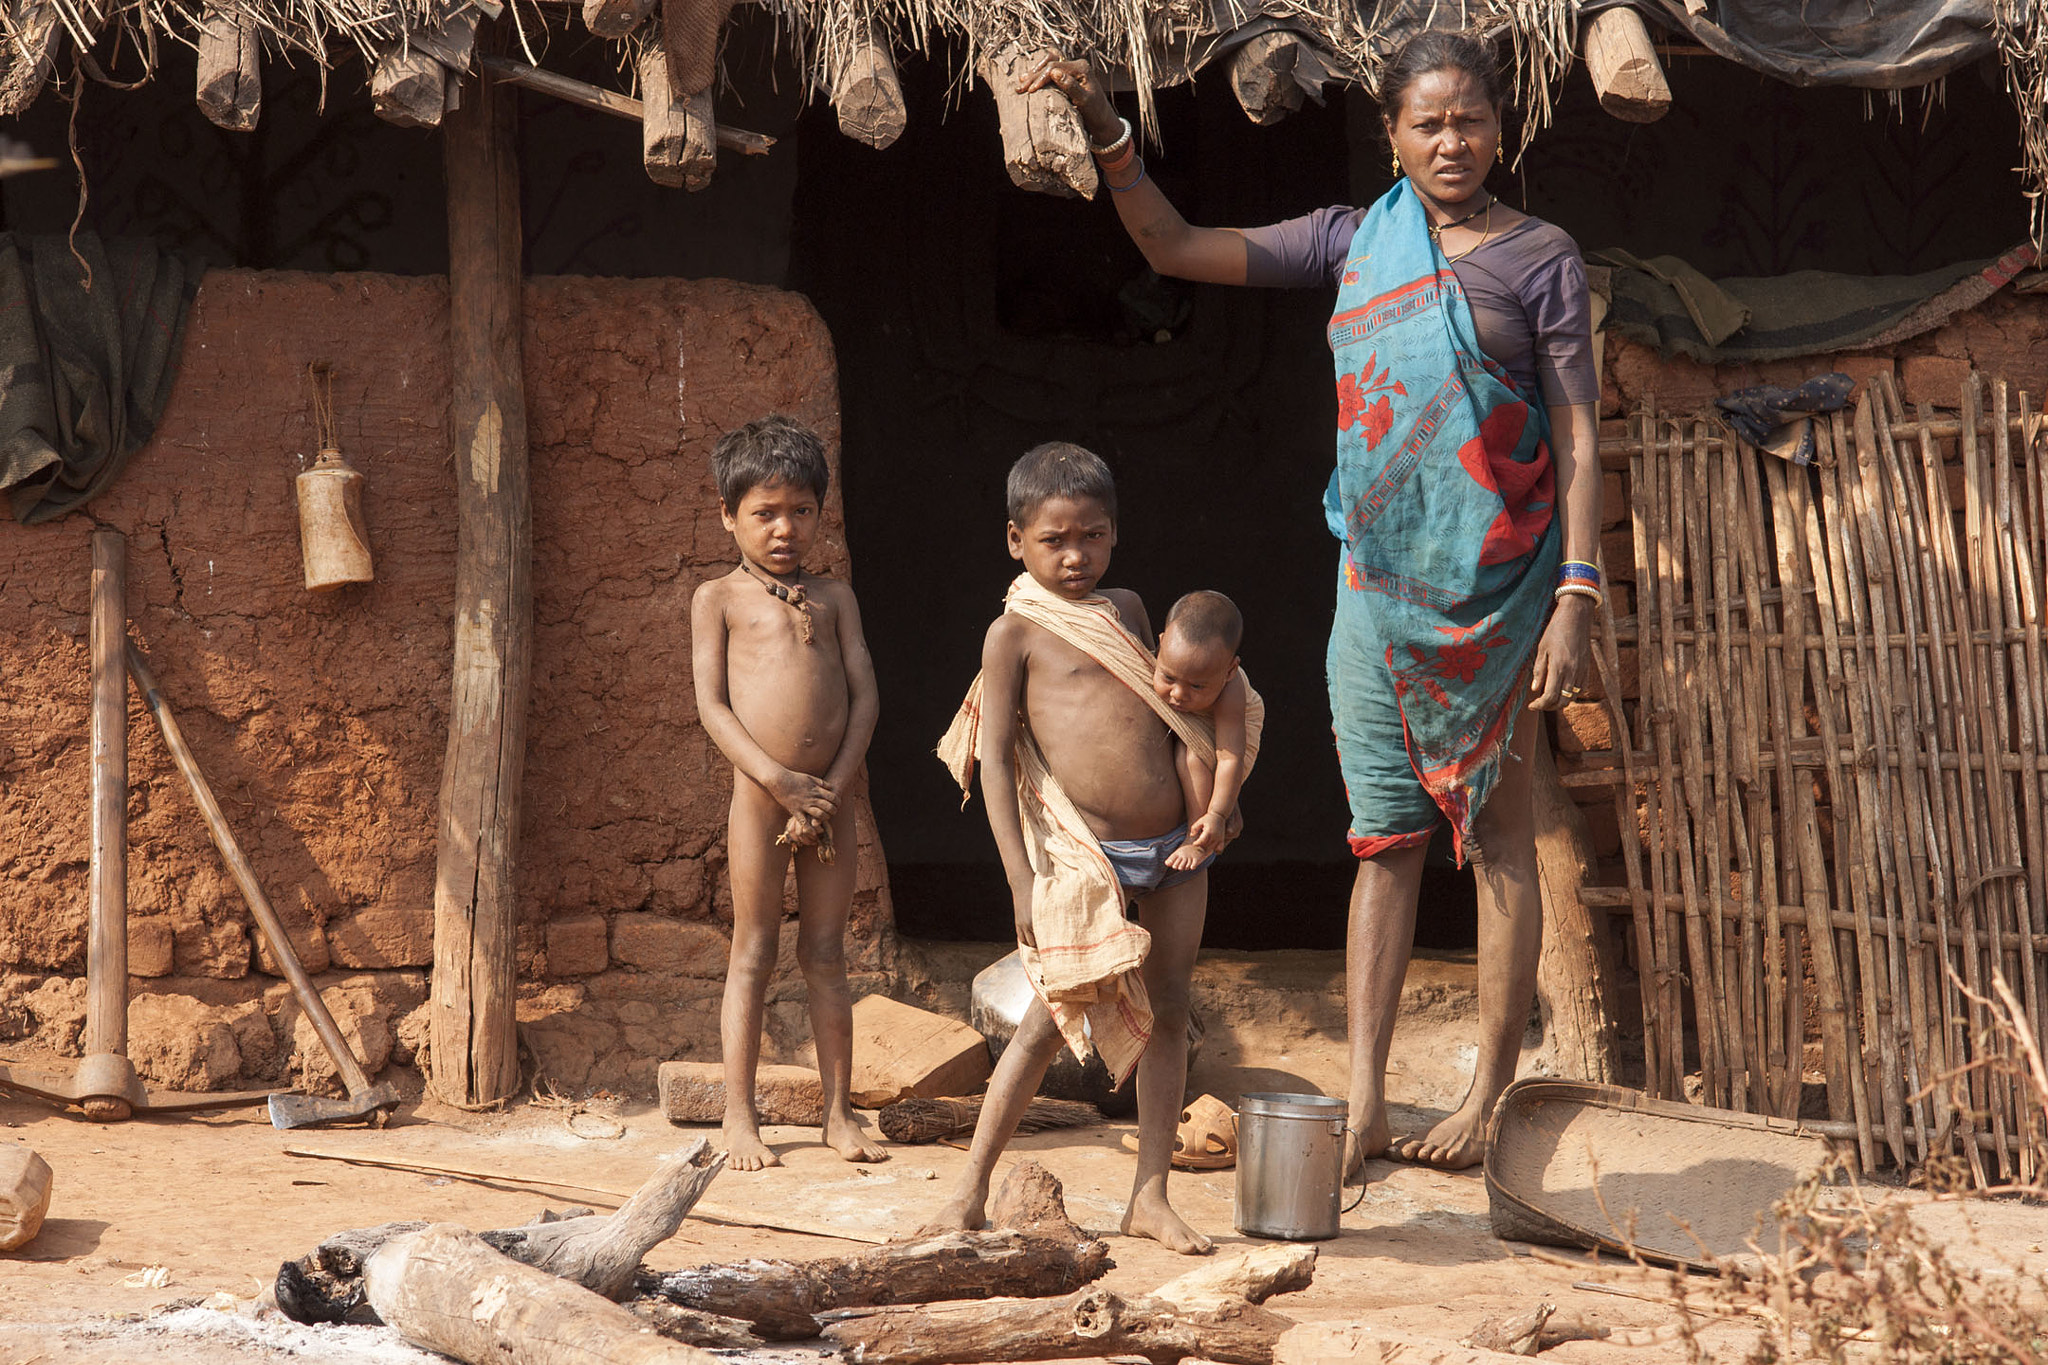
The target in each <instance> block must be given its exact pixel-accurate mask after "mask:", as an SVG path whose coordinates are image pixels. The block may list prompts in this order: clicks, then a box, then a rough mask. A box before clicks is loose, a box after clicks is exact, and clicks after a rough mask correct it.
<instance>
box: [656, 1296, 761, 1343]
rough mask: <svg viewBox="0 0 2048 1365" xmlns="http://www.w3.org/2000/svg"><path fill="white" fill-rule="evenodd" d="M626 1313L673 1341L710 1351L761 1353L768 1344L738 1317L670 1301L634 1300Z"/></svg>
mask: <svg viewBox="0 0 2048 1365" xmlns="http://www.w3.org/2000/svg"><path fill="white" fill-rule="evenodd" d="M626 1308H627V1311H629V1312H631V1313H632V1315H633V1316H634V1317H636V1318H638V1319H640V1321H642V1322H644V1323H646V1324H647V1325H648V1326H649V1327H652V1328H653V1329H654V1330H655V1331H657V1332H659V1333H661V1334H662V1335H663V1336H665V1337H667V1338H668V1339H669V1340H670V1341H680V1342H682V1343H683V1345H685V1346H702V1347H704V1348H705V1349H706V1350H708V1351H758V1350H760V1349H761V1348H763V1347H765V1346H766V1345H767V1344H768V1343H767V1342H766V1341H764V1340H762V1339H761V1338H760V1337H757V1336H755V1335H754V1333H753V1331H752V1329H750V1328H749V1327H748V1326H747V1324H746V1323H744V1322H741V1321H740V1320H739V1319H738V1318H728V1317H722V1316H720V1315H719V1314H717V1313H702V1312H699V1311H698V1310H696V1309H695V1308H685V1307H683V1306H682V1305H681V1304H679V1303H670V1302H669V1301H668V1300H667V1299H657V1298H644V1299H635V1300H633V1301H632V1302H631V1303H629V1304H627V1305H626Z"/></svg>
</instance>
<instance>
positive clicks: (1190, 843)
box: [1166, 839, 1207, 872]
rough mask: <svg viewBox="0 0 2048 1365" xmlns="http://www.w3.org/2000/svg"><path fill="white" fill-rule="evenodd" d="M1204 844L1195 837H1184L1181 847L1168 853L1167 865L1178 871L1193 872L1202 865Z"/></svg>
mask: <svg viewBox="0 0 2048 1365" xmlns="http://www.w3.org/2000/svg"><path fill="white" fill-rule="evenodd" d="M1206 856H1207V855H1206V854H1205V853H1203V851H1202V846H1201V845H1200V844H1198V843H1196V842H1195V841H1194V840H1193V839H1184V840H1182V841H1181V845H1180V847H1179V848H1177V849H1175V850H1174V851H1173V852H1171V853H1169V854H1167V855H1166V865H1167V866H1168V867H1170V868H1172V869H1173V870H1174V871H1176V872H1193V871H1194V870H1195V869H1196V868H1198V867H1200V866H1201V865H1202V859H1203V858H1204V857H1206Z"/></svg>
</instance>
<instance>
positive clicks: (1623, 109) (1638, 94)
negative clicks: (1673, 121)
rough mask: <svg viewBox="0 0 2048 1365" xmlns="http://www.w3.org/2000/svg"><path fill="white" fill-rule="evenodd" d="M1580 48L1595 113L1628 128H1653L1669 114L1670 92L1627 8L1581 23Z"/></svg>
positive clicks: (1639, 21) (1645, 32)
mask: <svg viewBox="0 0 2048 1365" xmlns="http://www.w3.org/2000/svg"><path fill="white" fill-rule="evenodd" d="M1579 45H1580V48H1581V49H1582V50H1583V51H1584V53H1585V55H1586V73H1587V74H1588V75H1590V76H1591V77H1592V78H1593V89H1595V90H1596V91H1598V92H1599V94H1600V107H1601V108H1602V109H1605V110H1606V111H1607V112H1608V113H1610V114H1612V115H1614V116H1615V117H1616V118H1618V119H1621V120H1623V121H1624V122H1628V123H1655V122H1656V121H1657V120H1658V119H1660V118H1663V117H1664V115H1666V114H1668V113H1670V112H1671V86H1670V85H1669V84H1668V83H1666V81H1665V79H1664V66H1663V63H1661V62H1659V61H1658V60H1657V49H1656V48H1655V47H1654V46H1652V44H1651V42H1650V30H1649V29H1647V28H1645V27H1644V26H1643V18H1642V16H1641V15H1639V14H1637V13H1636V12H1635V11H1634V10H1632V9H1629V8H1628V7H1626V6H1622V5H1617V6H1616V7H1615V8H1613V9H1604V10H1601V11H1600V12H1599V13H1598V14H1596V15H1594V16H1593V17H1592V18H1591V19H1588V20H1587V21H1586V28H1585V33H1584V35H1583V36H1582V38H1581V40H1580V44H1579Z"/></svg>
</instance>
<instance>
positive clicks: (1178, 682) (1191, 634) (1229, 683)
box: [1152, 591, 1248, 871]
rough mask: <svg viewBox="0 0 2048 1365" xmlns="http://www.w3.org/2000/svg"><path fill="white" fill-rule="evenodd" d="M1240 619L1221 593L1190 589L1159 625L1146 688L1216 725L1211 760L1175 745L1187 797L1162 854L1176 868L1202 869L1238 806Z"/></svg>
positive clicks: (1242, 688) (1241, 768) (1241, 770)
mask: <svg viewBox="0 0 2048 1365" xmlns="http://www.w3.org/2000/svg"><path fill="white" fill-rule="evenodd" d="M1243 638H1244V617H1243V616H1242V615H1240V614H1239V612H1238V610H1237V605H1236V604H1235V603H1234V602H1232V601H1231V600H1230V599H1229V598H1228V597H1225V596H1224V595H1223V594H1222V593H1220V592H1208V591H1201V592H1191V593H1189V594H1188V595H1187V596H1185V597H1183V598H1181V599H1180V601H1178V602H1175V603H1174V604H1173V609H1172V610H1171V611H1169V612H1167V614H1166V624H1165V625H1164V626H1162V627H1161V628H1160V631H1159V654H1158V662H1157V663H1156V664H1155V665H1154V666H1153V670H1152V691H1153V693H1154V694H1155V695H1156V696H1158V698H1159V699H1160V700H1161V701H1163V702H1165V703H1166V704H1167V705H1168V706H1170V707H1172V708H1173V709H1174V710H1176V711H1179V712H1181V713H1182V714H1184V715H1197V716H1207V717H1209V720H1210V723H1211V724H1213V725H1214V726H1215V727H1216V762H1215V764H1214V765H1213V766H1211V765H1210V764H1208V763H1206V762H1204V761H1203V760H1202V759H1201V758H1200V757H1199V756H1197V755H1196V754H1194V753H1192V752H1190V751H1189V749H1188V746H1187V745H1185V744H1176V745H1175V746H1174V765H1175V767H1176V768H1177V769H1178V771H1179V773H1180V785H1181V794H1182V795H1183V796H1184V797H1185V798H1186V800H1187V838H1186V839H1185V840H1183V841H1182V842H1181V844H1180V846H1179V847H1178V848H1176V849H1174V850H1173V852H1172V853H1170V854H1168V855H1167V858H1166V865H1167V866H1168V867H1170V868H1173V869H1175V870H1176V871H1191V870H1193V869H1195V868H1198V867H1201V866H1202V865H1204V864H1205V863H1207V862H1208V861H1209V860H1210V859H1212V858H1214V857H1215V856H1216V855H1217V854H1218V853H1220V852H1222V851H1223V846H1224V844H1226V843H1228V842H1229V838H1228V836H1227V835H1226V834H1225V830H1224V827H1225V825H1226V824H1228V822H1229V820H1230V816H1231V813H1232V812H1233V811H1235V810H1236V809H1237V797H1238V793H1239V792H1240V791H1242V790H1243V788H1244V778H1245V771H1246V767H1245V705H1246V695H1247V692H1248V688H1247V687H1246V684H1245V678H1244V673H1243V671H1242V670H1240V669H1239V668H1238V666H1237V647H1238V645H1239V644H1240V643H1241V642H1242V640H1243Z"/></svg>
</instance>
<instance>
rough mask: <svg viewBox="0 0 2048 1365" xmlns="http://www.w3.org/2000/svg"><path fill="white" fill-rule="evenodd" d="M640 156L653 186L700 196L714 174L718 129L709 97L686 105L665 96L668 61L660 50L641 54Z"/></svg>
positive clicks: (650, 46)
mask: <svg viewBox="0 0 2048 1365" xmlns="http://www.w3.org/2000/svg"><path fill="white" fill-rule="evenodd" d="M639 70H640V150H641V161H642V163H643V164H644V165H645V166H646V168H647V178H648V179H650V180H652V181H653V182H654V183H655V184H657V185H669V186H678V187H680V188H682V189H686V190H701V189H703V188H704V187H705V186H706V185H708V184H710V183H711V173H712V172H713V171H715V170H717V169H718V125H717V120H716V119H715V118H714V117H713V115H712V112H711V92H710V91H709V90H704V91H701V92H699V93H698V94H695V95H692V96H690V97H688V98H687V99H675V98H672V97H671V96H670V94H669V83H668V59H667V58H666V57H665V56H663V55H662V50H661V47H660V45H659V44H655V43H649V44H648V45H647V46H646V48H645V49H643V50H642V52H641V54H640V67H639Z"/></svg>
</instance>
